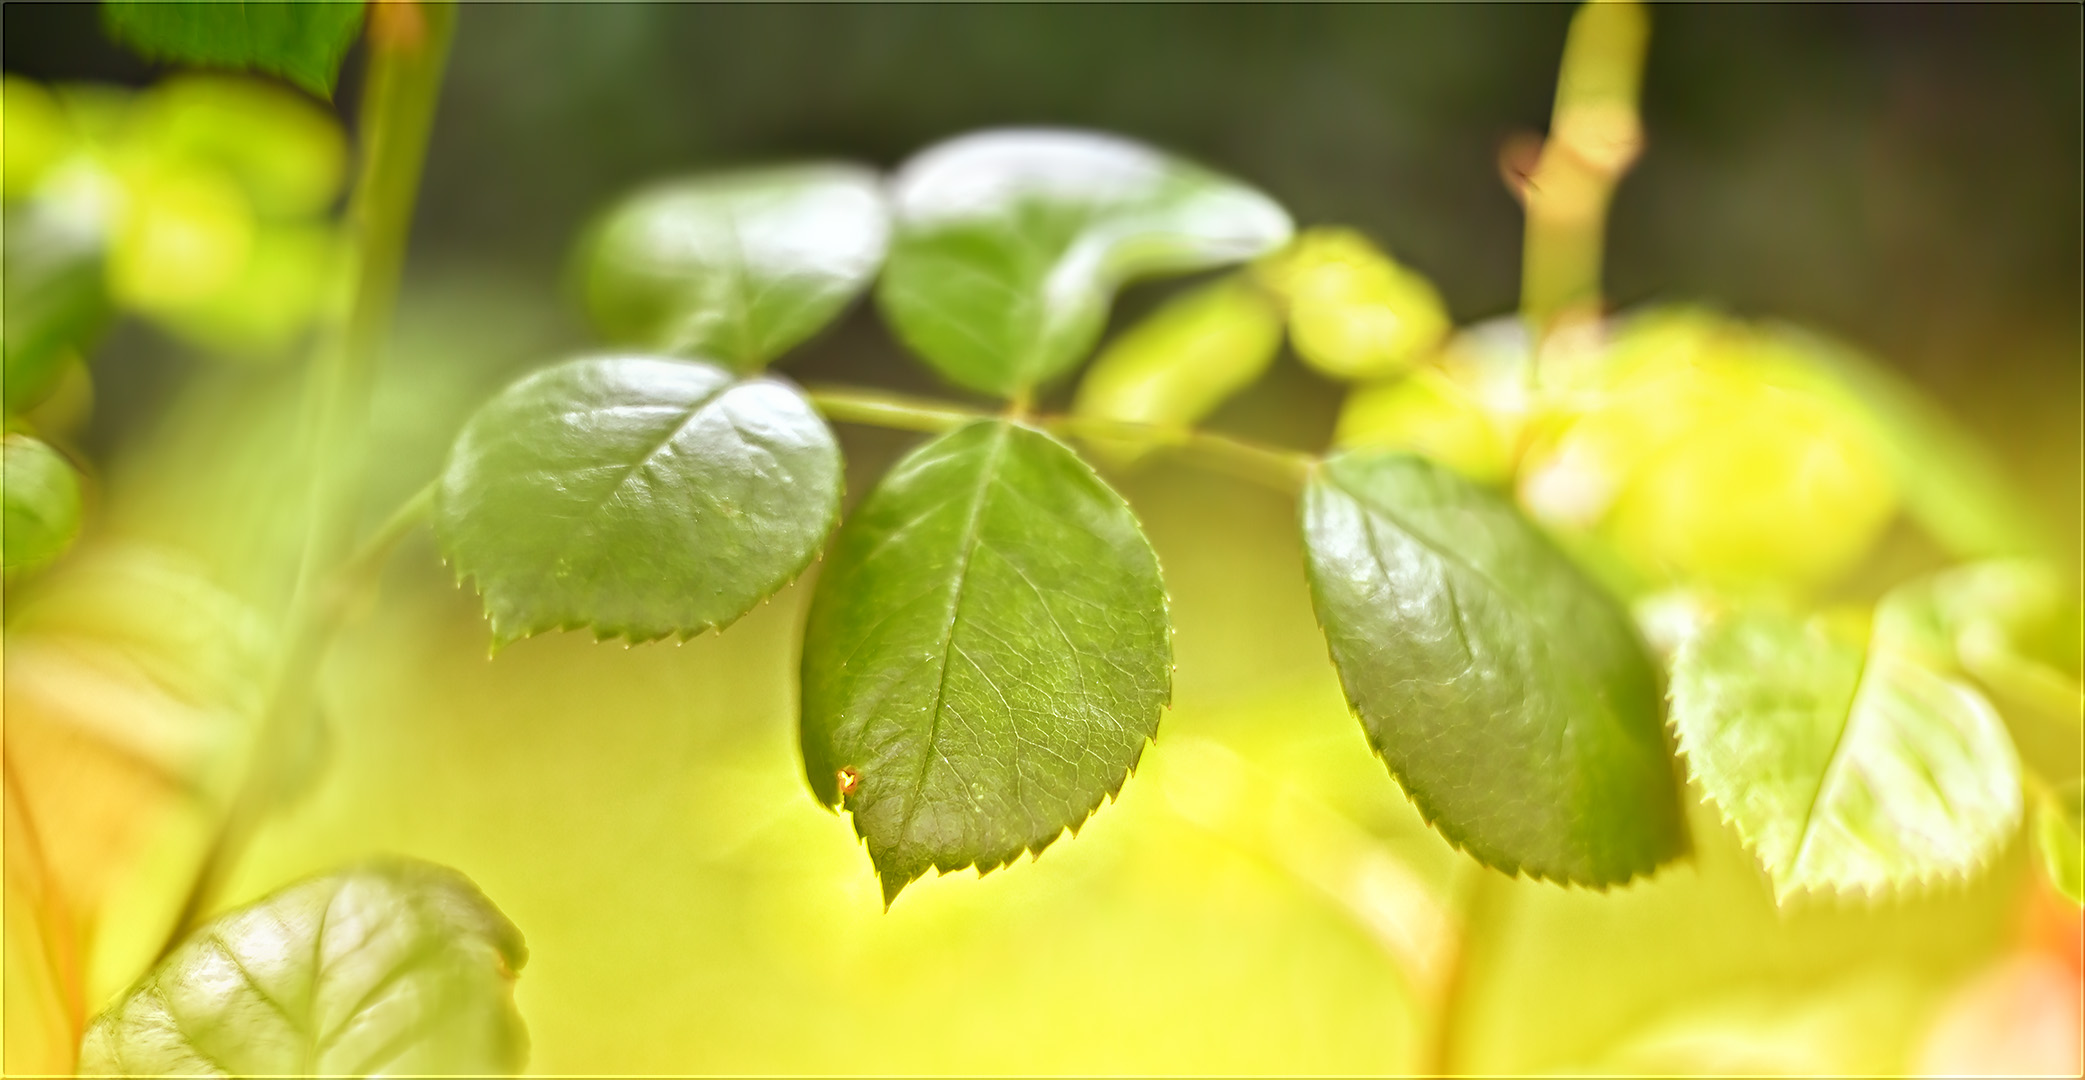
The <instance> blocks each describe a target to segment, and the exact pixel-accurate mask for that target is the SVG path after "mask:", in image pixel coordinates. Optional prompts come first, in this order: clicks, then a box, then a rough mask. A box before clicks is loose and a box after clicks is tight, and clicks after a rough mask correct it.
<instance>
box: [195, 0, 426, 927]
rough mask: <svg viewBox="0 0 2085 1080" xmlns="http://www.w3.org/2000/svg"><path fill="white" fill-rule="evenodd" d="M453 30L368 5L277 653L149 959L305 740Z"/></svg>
mask: <svg viewBox="0 0 2085 1080" xmlns="http://www.w3.org/2000/svg"><path fill="white" fill-rule="evenodd" d="M455 23H456V7H455V4H454V3H453V2H451V0H432V2H418V0H379V2H375V3H371V4H370V5H369V22H368V27H369V29H368V34H367V36H366V39H365V40H366V44H367V48H368V50H369V52H368V55H369V68H368V77H367V82H366V83H365V85H364V88H363V93H362V102H361V110H360V116H359V120H360V128H361V130H360V132H359V135H360V139H359V142H360V151H361V153H360V165H359V167H358V169H357V170H356V176H355V185H354V189H353V193H352V194H351V195H350V196H349V202H348V210H347V225H348V233H349V237H350V239H351V241H352V243H353V245H354V252H355V259H356V262H355V273H354V277H353V283H352V286H351V289H350V291H349V292H348V293H347V294H346V296H344V297H343V298H342V303H341V304H340V305H339V306H338V307H337V308H336V309H335V310H334V312H333V313H332V316H331V318H330V319H329V320H328V321H327V323H326V325H325V326H323V327H322V329H321V331H320V334H319V340H318V343H317V345H316V347H315V349H314V352H313V355H312V360H311V370H310V375H309V380H310V381H309V382H308V384H307V387H306V394H305V399H304V406H303V415H304V420H305V423H304V425H303V428H302V430H303V432H304V434H305V438H304V441H303V446H302V448H301V450H302V453H301V456H300V461H301V462H302V464H303V466H304V475H305V477H306V479H307V485H306V491H307V492H308V501H307V503H306V528H305V534H304V546H303V551H302V552H301V554H300V557H299V559H298V565H297V578H296V583H295V586H294V588H293V590H292V592H291V595H290V601H289V607H288V613H287V618H286V620H285V624H284V625H285V626H286V628H287V630H286V635H285V645H284V648H283V651H282V653H281V655H280V656H279V657H278V658H277V661H276V666H275V670H274V672H273V674H272V677H271V678H270V680H269V692H268V696H267V704H266V705H265V707H264V710H263V712H262V716H261V724H260V731H259V733H258V735H257V737H256V740H255V745H254V749H253V752H252V756H251V758H250V760H249V762H248V765H247V768H246V773H245V777H244V780H243V782H242V784H241V786H240V788H239V790H238V792H237V793H236V794H235V795H234V796H233V799H232V803H231V806H230V807H229V808H228V809H227V811H226V814H225V817H224V820H223V822H222V824H221V825H220V826H219V829H218V832H217V834H216V836H215V837H214V838H213V839H212V841H211V845H210V847H209V849H208V851H206V852H205V854H204V856H203V861H202V864H201V865H200V867H199V868H198V869H197V872H196V876H195V879H194V881H193V883H192V884H191V886H190V888H189V892H188V896H187V899H186V900H185V901H184V903H183V905H182V908H181V912H180V915H179V916H178V917H177V918H176V919H175V921H174V924H173V926H172V928H171V930H170V932H169V935H168V938H167V941H166V943H165V944H164V945H163V946H162V948H161V950H160V952H161V955H162V956H164V955H165V954H166V953H167V952H168V951H170V950H171V949H172V948H173V947H174V946H175V945H176V944H178V943H179V942H180V940H181V939H182V938H183V937H185V936H186V935H187V933H188V931H190V930H191V929H193V928H194V927H195V926H196V925H197V924H198V923H200V922H201V921H202V919H203V918H204V917H205V916H207V915H208V914H209V913H210V911H211V909H212V907H213V906H214V905H215V904H216V902H217V900H218V896H219V893H220V892H221V891H222V889H223V887H224V883H225V880H226V879H227V878H228V877H229V876H230V874H231V871H232V870H233V869H234V868H235V867H236V866H237V864H238V860H239V857H240V856H241V855H242V854H243V853H244V852H245V850H246V846H247V844H248V843H249V842H250V841H251V840H252V838H253V835H254V833H255V832H256V831H258V829H259V826H260V824H261V822H262V821H263V820H265V818H266V817H267V815H268V813H269V812H270V811H271V810H272V809H273V808H274V806H275V805H276V803H277V802H278V800H279V799H280V797H281V795H282V794H283V791H282V781H283V779H284V776H285V773H286V772H287V771H288V769H289V766H290V765H291V763H292V762H293V761H294V760H295V759H296V757H297V755H298V754H299V753H301V752H302V751H303V750H304V749H305V748H306V747H307V746H308V745H309V740H310V739H311V738H312V737H313V734H314V733H313V731H312V725H313V724H314V723H315V722H316V711H315V701H314V698H315V694H316V687H315V683H316V681H317V676H318V670H319V666H320V663H321V661H323V659H324V657H325V652H326V647H327V645H328V644H329V643H330V641H331V639H332V634H333V628H334V626H335V625H336V623H337V621H338V619H337V616H338V612H339V610H340V607H341V605H342V602H343V597H342V596H341V595H340V594H339V591H338V589H337V588H336V587H335V573H336V571H337V569H338V568H339V567H340V566H341V564H342V563H343V562H344V561H345V560H346V559H347V557H348V555H349V552H350V550H351V548H352V547H353V545H354V541H355V519H356V511H357V510H358V508H359V504H360V501H361V495H362V486H363V484H362V480H363V473H364V471H365V470H364V464H365V453H366V451H365V448H364V446H363V436H364V433H365V429H366V427H367V425H368V418H369V403H370V398H371V396H372V393H373V391H374V389H375V386H376V375H377V370H378V367H379V364H380V361H381V359H382V355H383V345H384V340H385V337H386V335H387V334H388V333H389V331H390V326H391V313H392V309H393V307H394V306H395V303H396V300H397V293H398V281H399V275H400V272H401V269H402V267H403V266H404V262H405V251H406V240H407V237H408V236H409V235H410V233H411V228H412V219H413V204H414V200H415V197H416V196H417V194H418V192H419V188H420V172H421V167H422V165H423V164H424V163H425V161H426V156H427V141H428V135H429V133H430V131H431V130H432V128H433V125H434V113H435V104H436V101H437V100H438V98H439V97H440V93H441V82H442V70H443V67H444V65H445V63H446V62H447V59H448V52H449V39H450V37H451V34H452V32H453V31H454V29H455Z"/></svg>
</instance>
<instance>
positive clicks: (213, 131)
mask: <svg viewBox="0 0 2085 1080" xmlns="http://www.w3.org/2000/svg"><path fill="white" fill-rule="evenodd" d="M126 138H128V139H129V140H132V141H133V143H134V152H135V153H138V154H143V155H149V156H152V157H155V158H165V159H173V160H181V161H189V162H204V163H208V164H210V165H212V166H215V167H216V168H219V169H222V170H223V171H224V172H225V173H226V174H227V175H229V176H230V177H231V178H232V179H233V180H234V181H236V182H237V183H238V185H239V187H240V189H241V190H242V191H243V192H244V194H245V195H246V197H247V199H248V200H250V201H251V203H252V204H253V208H254V210H255V212H256V213H258V214H260V215H261V216H262V217H276V218H280V217H305V216H310V215H314V214H320V213H323V212H325V210H326V209H327V208H328V207H330V206H331V205H332V203H333V200H334V199H335V198H337V197H338V196H339V194H340V189H341V184H342V182H343V181H344V180H345V178H346V173H347V140H346V138H345V137H344V136H343V135H342V134H341V131H340V125H339V124H337V123H336V122H335V121H334V120H333V118H332V117H331V116H329V115H327V114H326V113H325V112H324V111H323V110H322V109H320V108H318V107H317V106H315V105H313V104H312V103H311V101H310V100H309V99H306V98H303V97H301V96H299V95H297V94H295V93H294V92H291V91H288V90H284V89H282V88H281V87H280V85H278V84H270V83H267V82H264V81H262V80H259V79H241V78H232V77H227V76H221V75H189V76H183V77H179V78H173V79H168V80H166V81H165V82H162V83H159V84H157V85H155V86H153V87H152V88H151V89H149V90H147V91H145V92H144V93H142V94H140V95H139V96H138V98H137V101H136V103H135V105H134V106H133V113H132V116H131V119H130V123H129V125H128V127H127V130H126Z"/></svg>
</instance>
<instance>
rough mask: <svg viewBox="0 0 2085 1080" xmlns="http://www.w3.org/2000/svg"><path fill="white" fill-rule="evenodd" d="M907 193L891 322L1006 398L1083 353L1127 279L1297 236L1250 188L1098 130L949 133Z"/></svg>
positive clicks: (885, 300)
mask: <svg viewBox="0 0 2085 1080" xmlns="http://www.w3.org/2000/svg"><path fill="white" fill-rule="evenodd" d="M892 199H893V203H894V207H893V209H894V212H895V214H896V217H897V236H896V239H895V240H894V242H893V244H892V247H891V253H890V262H889V265H888V266H887V267H886V268H885V270H884V274H883V282H882V284H881V285H880V286H879V287H878V291H877V299H878V301H879V303H880V304H881V305H882V308H883V312H884V315H885V317H886V318H888V319H889V321H890V323H891V326H892V327H893V328H894V329H895V330H896V331H897V333H898V336H899V337H901V338H903V339H904V341H905V343H906V344H907V345H909V346H911V348H912V349H913V350H914V351H915V352H917V353H919V355H920V356H922V357H924V358H925V359H926V360H927V362H928V363H929V364H932V365H933V366H934V368H935V369H936V370H937V371H939V372H941V374H943V375H944V376H946V377H948V378H949V379H951V380H953V381H955V382H957V383H959V384H961V385H963V386H967V387H970V388H971V389H974V390H981V391H984V392H986V393H990V394H998V395H1002V396H1013V395H1016V394H1019V393H1022V392H1024V391H1026V390H1028V389H1029V388H1031V387H1034V386H1035V385H1037V384H1039V383H1042V382H1044V381H1047V380H1049V379H1051V378H1053V377H1055V376H1057V375H1060V374H1063V373H1064V372H1065V371H1067V370H1068V369H1070V368H1071V367H1073V366H1074V365H1076V364H1077V363H1078V362H1079V361H1080V360H1082V359H1084V358H1085V356H1086V353H1087V351H1088V350H1089V349H1091V348H1092V347H1093V343H1094V341H1095V340H1096V339H1097V338H1098V337H1099V336H1100V332H1101V327H1102V324H1103V323H1104V322H1105V321H1106V319H1107V313H1108V306H1109V304H1110V303H1111V302H1112V301H1113V299H1114V294H1115V290H1116V289H1117V288H1119V287H1120V286H1121V285H1122V284H1123V283H1125V282H1127V281H1129V280H1131V279H1134V278H1139V277H1147V276H1152V275H1159V274H1179V273H1186V272H1188V271H1192V270H1201V269H1207V268H1210V267H1216V266H1222V265H1225V264H1228V263H1236V262H1242V261H1244V260H1246V259H1251V258H1254V257H1256V256H1259V255H1262V254H1265V253H1266V252H1268V251H1271V250H1273V249H1275V248H1276V247H1279V246H1280V245H1281V244H1282V243H1283V242H1285V241H1286V240H1287V239H1288V238H1289V232H1290V224H1289V218H1288V215H1287V214H1286V213H1284V212H1283V211H1282V209H1281V207H1279V206H1277V205H1276V204H1275V203H1274V202H1273V201H1272V200H1270V199H1268V198H1267V197H1266V196H1265V195H1262V194H1261V193H1259V192H1258V191H1255V190H1253V189H1252V188H1250V187H1247V186H1245V185H1243V184H1240V183H1238V182H1237V181H1234V180H1231V179H1229V178H1227V177H1223V176H1220V175H1217V174H1215V173H1212V172H1209V171H1207V170H1204V169H1202V168H1200V167H1198V166H1195V165H1192V164H1189V163H1188V162H1185V161H1182V160H1180V159H1178V158H1175V157H1172V156H1170V155H1167V154H1164V153H1161V152H1160V151H1157V150H1154V149H1152V148H1150V147H1148V146H1145V145H1143V144H1141V143H1136V142H1132V141H1130V140H1127V139H1121V138H1117V137H1114V136H1110V135H1101V134H1096V133H1090V132H1083V131H1053V130H1006V131H987V132H982V133H978V134H972V135H965V136H962V137H959V138H956V139H952V140H950V141H948V142H944V143H940V144H938V145H936V146H933V147H930V148H928V149H927V150H925V151H922V152H921V153H920V154H919V155H918V156H916V157H914V158H912V159H911V160H910V161H908V162H906V163H905V165H904V166H903V167H902V168H901V169H900V170H899V171H898V174H897V177H896V178H895V180H894V181H893V182H892Z"/></svg>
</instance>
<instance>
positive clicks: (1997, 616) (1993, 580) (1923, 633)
mask: <svg viewBox="0 0 2085 1080" xmlns="http://www.w3.org/2000/svg"><path fill="white" fill-rule="evenodd" d="M1876 623H1877V633H1879V634H1888V635H1891V637H1892V639H1893V640H1894V641H1895V642H1896V643H1898V644H1900V645H1902V646H1904V647H1906V648H1911V649H1917V650H1920V651H1921V652H1922V653H1923V655H1924V658H1925V659H1926V660H1927V662H1929V663H1931V664H1936V665H1939V666H1942V667H1946V668H1958V669H1960V670H1962V671H1964V672H1966V673H1968V674H1969V675H1971V676H1973V677H1974V678H1975V679H1976V680H1977V681H1978V682H1979V683H1981V684H1983V686H1984V687H1985V688H1986V689H1988V690H1989V691H1990V692H1991V693H1992V694H1993V695H1994V696H1995V697H1996V698H1997V700H1998V703H1999V705H2000V706H2001V708H2002V709H2003V710H2006V711H2007V712H2008V715H2010V714H2011V713H2010V710H2012V709H2014V708H2016V707H2017V708H2025V709H2029V710H2033V711H2034V712H2036V713H2039V714H2042V715H2045V716H2048V717H2050V718H2052V719H2056V720H2059V721H2063V722H2066V723H2067V724H2068V725H2069V726H2070V727H2071V728H2072V729H2075V728H2076V727H2077V726H2078V725H2079V724H2080V722H2081V718H2080V713H2081V710H2085V693H2081V690H2080V686H2079V671H2078V665H2079V660H2080V658H2079V653H2080V649H2081V646H2080V639H2081V636H2085V613H2081V611H2080V605H2079V601H2078V592H2077V589H2076V587H2075V586H2072V585H2068V584H2067V583H2066V582H2065V581H2064V579H2063V575H2061V574H2059V573H2058V572H2057V571H2056V569H2055V568H2054V567H2052V566H2049V565H2048V564H2046V563H2042V562H2037V561H2034V560H2029V559H2002V560H1994V561H1990V562H1982V563H1973V564H1971V565H1968V566H1962V567H1956V568H1955V569H1952V570H1947V571H1943V572H1941V573H1939V574H1935V575H1933V576H1932V577H1929V578H1925V579H1922V580H1920V581H1917V582H1913V583H1911V584H1909V585H1905V586H1901V587H1899V588H1897V589H1895V590H1893V591H1892V592H1891V594H1890V595H1889V596H1888V597H1887V598H1886V599H1885V600H1884V602H1883V605H1882V607H1881V608H1880V610H1878V612H1877V613H1876Z"/></svg>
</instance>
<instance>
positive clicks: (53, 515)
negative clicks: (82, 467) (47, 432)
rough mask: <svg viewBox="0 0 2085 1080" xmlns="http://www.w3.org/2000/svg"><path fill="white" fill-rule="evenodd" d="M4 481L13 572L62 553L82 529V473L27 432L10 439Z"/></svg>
mask: <svg viewBox="0 0 2085 1080" xmlns="http://www.w3.org/2000/svg"><path fill="white" fill-rule="evenodd" d="M5 445H6V451H5V453H6V457H5V474H6V475H5V482H4V484H0V489H4V490H0V501H4V502H5V504H6V520H5V526H4V527H5V530H6V531H5V532H4V534H0V537H4V540H5V544H6V558H5V562H6V566H7V569H8V571H10V572H12V571H15V570H21V569H25V568H28V567H33V566H41V565H42V564H44V563H47V562H49V561H51V560H52V559H55V558H57V557H58V555H59V553H61V552H63V551H64V550H65V549H66V548H67V547H68V546H70V545H71V544H72V538H73V537H75V536H77V535H79V531H80V478H79V474H78V473H77V472H75V471H73V467H72V463H71V462H69V461H67V460H65V457H64V455H62V454H60V453H58V452H57V451H56V450H53V449H51V448H50V447H49V446H48V445H46V444H44V443H43V442H42V441H41V440H38V439H34V438H31V437H29V436H27V435H22V434H10V435H8V436H7V438H6V444H5Z"/></svg>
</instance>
